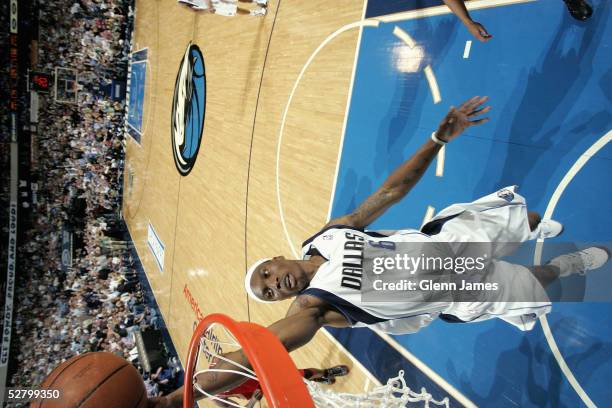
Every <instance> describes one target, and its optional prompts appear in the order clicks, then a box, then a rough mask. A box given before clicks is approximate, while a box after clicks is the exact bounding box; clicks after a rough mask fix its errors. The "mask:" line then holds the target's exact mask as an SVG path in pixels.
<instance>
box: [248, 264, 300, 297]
mask: <svg viewBox="0 0 612 408" xmlns="http://www.w3.org/2000/svg"><path fill="white" fill-rule="evenodd" d="M307 285H308V277H307V275H306V272H305V271H304V270H303V269H302V267H301V266H300V263H299V261H296V260H289V259H285V257H283V256H277V257H274V258H265V259H260V260H259V261H257V262H255V263H254V264H253V265H251V267H250V268H249V270H248V271H247V274H246V276H245V278H244V287H245V289H246V291H247V293H248V294H249V296H250V297H251V298H252V299H254V300H256V301H258V302H262V303H271V302H276V301H278V300H284V299H288V298H291V297H294V296H296V295H297V294H298V293H299V292H300V291H301V290H302V289H304V288H305V287H306V286H307Z"/></svg>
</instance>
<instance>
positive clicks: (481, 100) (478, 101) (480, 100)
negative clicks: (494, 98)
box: [469, 96, 489, 112]
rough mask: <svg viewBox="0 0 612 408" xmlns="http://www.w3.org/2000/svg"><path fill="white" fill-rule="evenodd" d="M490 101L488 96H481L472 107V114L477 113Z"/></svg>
mask: <svg viewBox="0 0 612 408" xmlns="http://www.w3.org/2000/svg"><path fill="white" fill-rule="evenodd" d="M488 100H489V97H488V96H481V97H478V99H477V100H475V101H474V103H473V104H472V105H471V106H470V108H469V109H470V112H473V111H475V110H476V109H478V108H479V107H480V106H481V105H482V104H484V103H485V102H486V101H488Z"/></svg>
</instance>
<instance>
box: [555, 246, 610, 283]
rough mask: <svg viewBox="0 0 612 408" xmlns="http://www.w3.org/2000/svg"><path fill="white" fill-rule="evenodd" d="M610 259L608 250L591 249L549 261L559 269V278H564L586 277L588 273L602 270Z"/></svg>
mask: <svg viewBox="0 0 612 408" xmlns="http://www.w3.org/2000/svg"><path fill="white" fill-rule="evenodd" d="M609 259H610V252H609V251H608V249H607V248H601V247H590V248H586V249H582V250H580V251H576V252H570V253H569V254H565V255H559V256H557V257H555V258H553V259H551V260H550V261H548V265H553V266H556V267H558V268H559V277H561V278H563V277H565V276H569V275H571V274H573V273H578V274H580V275H584V274H585V273H586V272H587V271H592V270H593V269H597V268H601V267H602V266H603V265H604V264H605V263H606V262H608V260H609Z"/></svg>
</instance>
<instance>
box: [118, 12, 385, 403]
mask: <svg viewBox="0 0 612 408" xmlns="http://www.w3.org/2000/svg"><path fill="white" fill-rule="evenodd" d="M268 10H269V12H268V15H267V16H266V17H265V18H254V17H248V16H237V17H233V18H226V17H221V16H216V15H210V14H205V13H198V12H194V11H192V10H190V9H187V8H184V7H182V6H179V5H177V3H176V1H175V0H157V1H152V0H147V1H144V0H138V1H137V2H136V27H135V32H134V38H133V42H134V49H133V50H134V51H136V50H138V49H141V48H145V47H147V48H148V55H149V60H148V63H147V65H148V66H147V78H146V91H145V104H144V113H143V134H142V142H141V144H140V145H139V144H137V143H135V142H134V141H133V140H130V141H129V143H128V150H127V160H126V169H128V170H129V171H130V172H132V173H133V186H132V187H131V189H130V190H131V191H130V193H129V194H126V195H125V197H126V198H125V202H124V215H125V218H126V221H127V223H128V226H129V229H130V233H131V235H132V238H133V239H134V242H135V245H136V247H137V249H138V253H139V255H140V258H141V260H142V263H143V266H144V268H145V271H146V273H147V276H148V278H149V281H150V283H151V285H152V288H153V291H154V294H155V296H156V299H157V302H158V304H159V306H160V309H161V311H162V314H163V317H164V319H165V321H166V324H167V325H168V328H169V331H170V334H171V336H172V339H173V342H174V344H175V346H176V348H177V350H178V352H179V355H180V357H181V359H182V360H183V362H185V358H186V351H187V346H188V343H189V340H190V338H191V333H192V329H193V326H194V322H195V321H196V319H197V317H196V316H197V315H196V312H195V310H197V308H199V310H200V311H201V313H202V314H204V315H206V314H209V313H213V312H222V313H226V314H228V315H230V316H232V317H233V318H235V319H237V320H248V319H250V320H251V321H253V322H257V323H260V324H264V325H267V324H269V323H271V322H273V321H275V320H277V319H279V318H281V317H282V316H283V315H284V313H285V311H286V308H287V307H288V306H289V302H285V303H283V304H281V305H275V306H274V305H273V306H269V305H259V304H254V303H253V302H249V301H248V300H247V297H246V294H245V292H244V289H243V277H244V273H245V270H246V266H247V265H249V264H250V263H252V262H253V261H255V260H256V259H259V258H261V257H264V256H274V255H285V256H286V257H293V256H294V255H295V253H296V251H299V248H300V243H301V242H302V241H303V240H304V239H306V238H308V237H309V236H310V235H312V234H314V233H316V232H317V231H318V230H319V229H320V227H321V226H322V225H323V224H324V223H325V222H326V218H327V214H328V211H329V206H330V202H329V201H330V197H331V193H332V188H333V183H334V179H335V172H336V166H337V159H338V152H339V149H340V141H341V136H342V132H343V125H344V120H345V111H346V106H347V100H348V97H349V89H350V86H351V77H352V73H353V67H354V61H355V52H356V46H357V42H358V36H359V28H358V27H354V28H349V29H346V31H343V32H342V33H340V34H338V35H337V36H335V37H334V38H333V39H332V40H330V41H329V43H327V44H326V45H325V46H324V47H323V48H321V49H320V52H318V53H317V55H316V56H315V57H314V59H312V60H311V61H310V62H311V63H310V65H309V66H308V68H307V69H306V70H305V71H304V72H303V75H302V76H301V80H300V81H299V84H298V85H297V86H296V85H295V84H296V81H297V80H298V78H299V77H300V73H301V71H302V69H303V67H304V66H305V64H306V63H307V62H308V61H309V58H310V57H311V56H312V55H313V53H314V52H315V50H317V48H318V47H319V46H320V45H321V44H322V43H323V42H324V41H325V40H326V39H327V38H328V37H329V36H330V35H332V33H334V32H335V31H336V30H338V29H340V28H341V27H344V26H346V25H347V24H351V23H355V22H359V21H360V20H361V19H362V15H363V3H362V2H359V1H353V0H340V1H335V2H334V3H333V7H330V3H329V2H324V1H308V2H305V1H299V0H282V1H281V2H280V4H279V0H272V1H270V4H269V6H268ZM190 41H192V42H194V43H195V44H197V45H198V46H199V47H200V49H201V50H202V53H203V55H204V59H205V65H206V87H207V100H206V115H205V125H204V132H203V137H202V145H201V148H200V151H199V157H198V159H197V162H196V165H195V167H194V169H193V170H192V172H191V173H190V174H189V175H188V176H186V177H181V176H180V175H179V173H178V172H177V170H176V168H175V165H174V163H173V155H172V149H171V144H170V117H171V110H172V98H173V92H174V82H175V78H176V73H177V69H178V65H179V62H180V60H181V57H182V55H183V53H184V52H185V49H186V47H187V45H188V43H189V42H190ZM294 87H295V89H294ZM290 97H292V99H291V103H290V104H288V102H289V99H290ZM281 130H282V134H281ZM279 141H280V143H279ZM277 153H278V155H277ZM277 158H278V160H277ZM127 179H128V177H126V180H127ZM125 191H127V189H126V190H125ZM149 224H151V225H152V226H153V227H154V229H155V232H156V233H157V235H158V236H159V238H160V240H161V241H162V242H163V244H164V246H165V254H164V261H163V270H160V268H159V267H158V266H157V264H156V261H155V259H154V257H153V255H152V253H151V251H150V250H149V247H148V244H147V231H148V229H147V226H148V225H149ZM293 357H294V359H295V361H296V364H297V365H298V366H299V367H305V366H329V365H334V364H340V363H345V364H348V365H350V366H351V367H353V372H352V373H351V374H350V375H349V377H348V378H347V379H342V380H340V381H339V383H338V384H337V385H336V386H335V389H337V390H344V391H346V390H350V391H353V392H358V391H361V390H362V389H363V387H364V382H365V381H366V379H367V378H369V379H371V380H372V381H376V380H375V379H373V377H371V376H370V375H369V373H366V372H365V371H363V370H361V369H360V368H359V367H358V365H355V363H354V362H353V361H351V359H350V358H349V357H348V356H347V355H346V354H345V353H344V352H343V351H342V350H341V349H340V348H339V347H338V346H337V345H336V344H335V343H334V342H333V341H332V340H330V338H329V337H328V336H326V335H325V334H324V333H322V332H320V333H319V334H318V335H317V336H316V338H315V340H314V341H313V342H311V343H310V344H309V345H308V346H306V347H304V348H303V349H301V350H299V351H298V352H295V353H293Z"/></svg>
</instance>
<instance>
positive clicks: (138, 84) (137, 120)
mask: <svg viewBox="0 0 612 408" xmlns="http://www.w3.org/2000/svg"><path fill="white" fill-rule="evenodd" d="M147 55H148V50H147V49H146V48H145V49H143V50H140V51H137V52H134V53H132V56H131V59H130V67H131V72H130V81H129V82H130V85H129V98H128V114H127V125H128V126H127V128H128V132H129V134H130V135H131V136H132V137H133V138H134V140H136V141H137V142H138V143H140V137H141V135H142V117H143V116H142V114H143V108H144V94H145V82H146V75H147Z"/></svg>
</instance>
